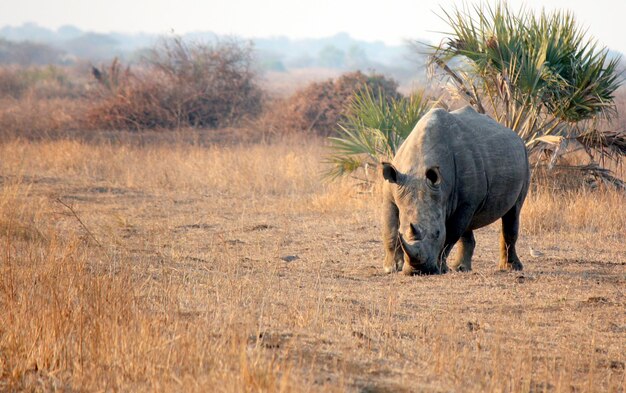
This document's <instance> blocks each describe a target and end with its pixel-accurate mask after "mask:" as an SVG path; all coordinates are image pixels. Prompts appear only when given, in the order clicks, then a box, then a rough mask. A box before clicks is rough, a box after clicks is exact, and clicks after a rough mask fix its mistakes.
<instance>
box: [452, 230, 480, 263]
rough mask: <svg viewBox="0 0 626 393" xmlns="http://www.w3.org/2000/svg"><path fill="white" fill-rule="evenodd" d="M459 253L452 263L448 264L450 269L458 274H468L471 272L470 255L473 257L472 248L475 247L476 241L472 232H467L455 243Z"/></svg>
mask: <svg viewBox="0 0 626 393" xmlns="http://www.w3.org/2000/svg"><path fill="white" fill-rule="evenodd" d="M457 245H458V247H459V252H458V254H457V256H456V258H455V260H454V261H452V262H451V263H450V268H451V269H454V270H456V271H459V272H469V271H470V270H472V255H474V247H476V239H474V231H472V230H469V229H468V230H467V231H465V233H463V235H462V236H461V238H460V239H459V242H458V243H457Z"/></svg>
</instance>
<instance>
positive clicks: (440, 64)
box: [429, 2, 626, 185]
mask: <svg viewBox="0 0 626 393" xmlns="http://www.w3.org/2000/svg"><path fill="white" fill-rule="evenodd" d="M443 13H444V16H443V19H444V20H446V22H447V24H448V26H449V27H450V28H451V29H452V31H451V32H450V33H449V36H448V37H447V39H445V40H444V41H443V42H442V43H441V44H440V45H438V46H430V47H429V55H430V65H431V70H432V71H433V74H434V73H436V72H440V73H442V74H443V76H444V77H445V78H446V79H447V80H448V81H449V82H451V83H450V85H451V86H452V87H453V89H454V90H455V92H456V93H457V94H458V95H459V96H460V97H462V98H463V99H464V100H466V101H467V102H468V103H470V104H471V105H472V106H474V107H475V109H476V110H477V111H479V112H482V113H488V114H490V115H491V116H492V117H494V118H495V119H496V120H497V121H498V122H499V123H501V124H503V125H505V126H507V127H509V128H511V129H513V130H514V131H515V132H517V133H518V134H519V135H520V137H522V139H523V140H524V141H525V143H526V146H527V149H528V150H529V153H530V155H531V157H533V159H534V160H539V159H540V157H548V158H549V160H548V161H549V163H548V166H549V167H550V168H552V167H553V166H554V165H555V164H556V163H557V162H558V159H559V157H560V156H561V155H562V154H563V153H564V152H565V151H566V150H567V147H568V145H569V146H571V145H572V144H573V145H576V146H577V147H578V148H582V149H585V151H587V152H588V154H589V156H590V158H591V159H592V160H593V159H594V158H595V157H596V156H598V155H599V156H600V157H601V158H604V157H607V156H608V157H610V158H613V159H616V160H618V161H619V160H621V158H622V157H623V156H624V155H625V154H626V132H624V131H623V130H622V131H613V132H608V131H601V130H600V126H601V125H602V124H606V123H607V121H610V120H611V119H612V118H614V117H615V116H616V114H617V111H616V107H615V103H614V93H615V91H616V90H617V88H618V87H619V86H620V84H621V83H622V81H623V79H622V77H621V73H620V72H619V71H618V64H619V58H612V59H611V58H609V56H608V54H609V51H608V49H606V48H604V47H599V45H598V43H597V42H596V41H595V40H593V39H587V38H586V37H585V33H586V32H585V31H584V30H583V29H582V28H581V27H580V26H579V25H578V24H577V23H576V21H575V19H574V16H573V15H572V14H571V13H569V12H566V11H557V12H554V13H552V14H548V13H546V12H541V13H540V14H536V13H534V12H533V11H530V10H525V9H521V10H520V11H519V12H518V13H513V12H511V9H510V8H509V6H508V5H507V3H506V2H502V3H498V4H496V5H494V6H489V5H487V6H485V5H479V6H474V7H463V8H458V7H457V8H455V9H454V10H453V11H452V12H450V13H448V12H446V11H445V10H444V11H443ZM545 151H550V152H551V154H549V155H547V156H546V155H545V154H539V152H545ZM580 168H584V169H586V170H590V171H592V172H593V174H594V175H596V176H600V177H602V178H604V179H605V180H610V181H612V182H614V183H616V184H617V183H620V184H621V185H623V183H621V182H620V181H619V180H618V179H616V178H614V177H612V176H611V175H610V173H609V172H607V171H606V170H604V169H603V168H601V167H599V166H598V165H597V164H595V163H593V164H592V165H585V166H581V167H580Z"/></svg>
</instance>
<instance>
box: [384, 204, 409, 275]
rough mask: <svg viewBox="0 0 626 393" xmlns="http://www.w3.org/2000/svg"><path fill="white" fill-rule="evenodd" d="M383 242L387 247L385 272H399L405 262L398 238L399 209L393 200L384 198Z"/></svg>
mask: <svg viewBox="0 0 626 393" xmlns="http://www.w3.org/2000/svg"><path fill="white" fill-rule="evenodd" d="M382 224H383V225H382V226H383V243H384V247H385V261H384V262H383V269H384V271H385V273H393V272H399V271H401V270H402V265H403V264H404V255H403V253H402V249H401V247H400V241H399V239H398V227H399V225H400V218H399V211H398V207H397V206H396V204H395V203H393V201H391V200H389V199H388V198H384V201H383V217H382Z"/></svg>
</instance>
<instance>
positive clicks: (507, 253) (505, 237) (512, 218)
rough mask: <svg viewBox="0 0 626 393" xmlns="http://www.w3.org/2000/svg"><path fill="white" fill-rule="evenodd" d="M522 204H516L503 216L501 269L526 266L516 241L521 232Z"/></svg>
mask: <svg viewBox="0 0 626 393" xmlns="http://www.w3.org/2000/svg"><path fill="white" fill-rule="evenodd" d="M520 210H521V204H516V205H515V206H514V207H513V208H512V209H511V210H509V211H508V212H507V213H506V214H505V215H504V216H502V233H501V234H500V266H499V267H500V270H522V269H523V268H524V266H523V265H522V262H521V261H520V260H519V257H518V256H517V252H516V251H515V243H516V242H517V235H518V233H519V213H520Z"/></svg>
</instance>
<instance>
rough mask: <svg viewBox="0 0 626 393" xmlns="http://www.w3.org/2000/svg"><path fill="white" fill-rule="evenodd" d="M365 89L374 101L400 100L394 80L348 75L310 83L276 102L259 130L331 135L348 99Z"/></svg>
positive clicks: (357, 73)
mask: <svg viewBox="0 0 626 393" xmlns="http://www.w3.org/2000/svg"><path fill="white" fill-rule="evenodd" d="M366 86H367V87H369V88H370V90H371V91H373V92H374V94H375V95H376V96H377V97H378V95H383V96H384V97H393V98H398V97H400V93H398V83H397V82H396V81H395V80H393V79H390V78H387V77H385V76H384V75H381V74H375V73H372V74H370V75H366V74H364V73H362V72H360V71H356V72H351V73H347V74H344V75H342V76H340V77H339V78H337V79H334V80H333V79H329V80H327V81H325V82H313V83H311V84H309V85H308V86H307V87H305V88H303V89H301V90H298V91H297V92H296V93H295V94H294V95H293V96H291V97H290V98H287V99H284V100H278V101H277V102H276V103H274V105H273V107H272V108H271V109H269V110H268V111H267V113H266V115H265V116H264V117H263V119H262V121H263V124H262V126H263V127H264V128H267V129H268V130H270V131H274V132H279V133H284V132H288V131H306V132H314V133H315V134H318V135H323V136H324V135H330V134H333V133H334V132H335V130H336V128H337V123H338V122H339V121H341V119H342V118H343V112H344V110H345V108H346V106H347V104H348V103H349V101H350V98H351V97H352V96H353V95H354V93H355V92H357V91H359V90H361V89H363V88H364V87H366Z"/></svg>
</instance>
